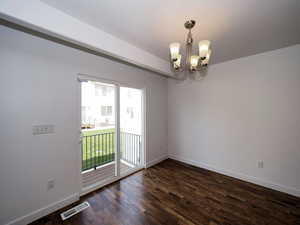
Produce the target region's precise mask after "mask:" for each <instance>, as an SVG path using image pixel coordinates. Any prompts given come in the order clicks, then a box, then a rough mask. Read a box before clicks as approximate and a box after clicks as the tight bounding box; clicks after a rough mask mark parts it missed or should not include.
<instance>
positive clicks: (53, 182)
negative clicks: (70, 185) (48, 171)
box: [47, 180, 55, 190]
mask: <svg viewBox="0 0 300 225" xmlns="http://www.w3.org/2000/svg"><path fill="white" fill-rule="evenodd" d="M54 187H55V180H48V183H47V190H50V189H53V188H54Z"/></svg>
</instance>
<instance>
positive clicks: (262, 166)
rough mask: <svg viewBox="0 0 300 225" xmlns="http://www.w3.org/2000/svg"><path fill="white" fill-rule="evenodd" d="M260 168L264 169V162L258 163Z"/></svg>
mask: <svg viewBox="0 0 300 225" xmlns="http://www.w3.org/2000/svg"><path fill="white" fill-rule="evenodd" d="M257 166H258V168H260V169H261V168H264V161H258V163H257Z"/></svg>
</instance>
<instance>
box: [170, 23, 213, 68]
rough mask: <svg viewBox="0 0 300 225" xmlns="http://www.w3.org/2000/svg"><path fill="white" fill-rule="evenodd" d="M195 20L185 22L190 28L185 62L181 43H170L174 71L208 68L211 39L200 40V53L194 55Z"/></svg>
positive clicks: (185, 25)
mask: <svg viewBox="0 0 300 225" xmlns="http://www.w3.org/2000/svg"><path fill="white" fill-rule="evenodd" d="M195 24H196V21H195V20H189V21H187V22H185V24H184V27H185V28H186V29H188V35H187V39H186V50H185V51H186V54H185V60H184V62H183V56H182V54H180V43H178V42H175V43H171V44H170V58H171V59H170V63H171V69H172V70H173V72H175V74H176V73H180V72H190V73H194V72H196V71H200V72H201V71H203V70H205V69H206V68H207V66H208V63H209V59H210V56H211V49H210V41H209V40H202V41H200V42H199V44H198V45H199V55H193V52H192V51H193V37H192V32H191V30H192V28H193V27H194V26H195Z"/></svg>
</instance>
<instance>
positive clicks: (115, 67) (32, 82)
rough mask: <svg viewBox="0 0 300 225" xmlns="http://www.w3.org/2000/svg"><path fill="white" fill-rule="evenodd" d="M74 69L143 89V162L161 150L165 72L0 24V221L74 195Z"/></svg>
mask: <svg viewBox="0 0 300 225" xmlns="http://www.w3.org/2000/svg"><path fill="white" fill-rule="evenodd" d="M78 73H85V74H91V75H99V76H101V77H104V78H108V79H113V80H118V81H121V82H126V83H128V84H132V85H135V86H141V87H146V88H147V106H146V107H147V116H148V118H147V162H149V163H150V162H152V161H153V160H156V159H159V158H161V157H164V156H166V155H167V143H166V142H167V107H166V105H167V81H166V79H165V78H162V77H160V76H158V75H155V74H153V73H150V72H147V71H143V70H140V69H137V68H134V67H130V66H127V65H123V64H120V63H116V62H113V61H110V60H108V59H105V58H101V57H98V56H94V55H90V54H87V53H84V52H81V51H78V50H75V49H71V48H69V47H65V46H62V45H59V44H56V43H52V42H49V41H46V40H43V39H40V38H37V37H33V36H31V35H29V34H25V33H21V32H19V31H15V30H12V29H9V28H6V27H3V26H0V79H1V80H0V103H1V104H0V126H1V129H0V132H1V133H0V143H1V144H0V148H1V151H0V178H1V179H0V180H1V182H0V183H1V184H0V199H1V202H2V203H1V205H0V224H6V223H8V222H9V221H12V220H14V219H17V218H20V217H22V216H26V215H27V216H28V215H29V214H30V213H32V212H34V214H32V215H36V214H35V213H37V214H39V212H36V211H35V210H38V209H41V208H43V207H48V206H50V205H51V204H53V203H56V202H57V201H61V200H63V199H69V200H72V199H74V197H75V198H76V197H77V194H78V192H79V187H80V184H79V173H78V172H79V171H78V162H79V161H78V160H79V159H78V156H79V155H78V151H79V148H78V128H79V127H78V110H80V108H79V106H78V102H77V98H78V97H79V96H78V93H77V85H78V83H77V80H76V77H77V74H78ZM37 124H54V125H55V133H54V134H49V135H37V136H33V135H32V125H37ZM49 179H55V185H56V187H55V189H52V190H50V191H47V181H48V180H49ZM32 215H31V216H30V215H29V217H25V220H26V219H28V218H32Z"/></svg>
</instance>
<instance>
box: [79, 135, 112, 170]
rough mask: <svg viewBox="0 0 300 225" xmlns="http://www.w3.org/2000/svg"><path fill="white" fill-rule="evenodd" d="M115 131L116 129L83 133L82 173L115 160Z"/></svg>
mask: <svg viewBox="0 0 300 225" xmlns="http://www.w3.org/2000/svg"><path fill="white" fill-rule="evenodd" d="M114 131H115V129H105V130H86V131H85V130H83V131H82V134H83V139H82V160H83V162H82V171H84V170H88V169H91V168H94V166H101V165H103V164H106V163H109V162H112V161H113V160H114V158H115V147H114V145H115V143H114Z"/></svg>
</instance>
